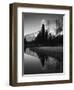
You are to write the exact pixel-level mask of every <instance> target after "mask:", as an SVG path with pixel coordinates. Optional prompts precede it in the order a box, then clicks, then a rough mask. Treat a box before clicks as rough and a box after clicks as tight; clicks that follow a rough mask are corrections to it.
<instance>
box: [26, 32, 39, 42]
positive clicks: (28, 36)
mask: <svg viewBox="0 0 74 90" xmlns="http://www.w3.org/2000/svg"><path fill="white" fill-rule="evenodd" d="M38 34H39V31H38V32H35V33H31V34H27V35H26V36H25V37H26V40H27V41H33V40H34V39H35V38H36V37H37V35H38Z"/></svg>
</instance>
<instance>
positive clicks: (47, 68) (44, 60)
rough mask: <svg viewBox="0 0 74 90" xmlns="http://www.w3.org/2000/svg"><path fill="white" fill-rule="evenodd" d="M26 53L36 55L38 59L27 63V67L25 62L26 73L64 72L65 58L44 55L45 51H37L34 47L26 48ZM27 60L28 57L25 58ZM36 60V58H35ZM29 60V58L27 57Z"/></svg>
mask: <svg viewBox="0 0 74 90" xmlns="http://www.w3.org/2000/svg"><path fill="white" fill-rule="evenodd" d="M25 54H27V55H28V56H30V55H31V56H34V58H35V57H36V61H33V62H32V59H31V64H32V63H33V64H32V65H29V66H28V64H29V62H28V63H27V67H26V65H25V63H24V68H26V70H24V74H35V73H37V74H38V73H62V72H63V60H58V59H57V58H55V57H51V56H48V55H44V54H43V53H40V52H36V51H34V50H33V49H30V48H26V49H25ZM25 60H26V59H25ZM34 60H35V59H34ZM27 61H28V59H27Z"/></svg>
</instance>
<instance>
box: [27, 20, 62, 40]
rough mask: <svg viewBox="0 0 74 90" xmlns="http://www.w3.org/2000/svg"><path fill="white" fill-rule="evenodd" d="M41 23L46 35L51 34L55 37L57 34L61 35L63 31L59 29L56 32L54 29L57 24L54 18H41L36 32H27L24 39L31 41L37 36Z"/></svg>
mask: <svg viewBox="0 0 74 90" xmlns="http://www.w3.org/2000/svg"><path fill="white" fill-rule="evenodd" d="M42 25H44V26H45V31H48V35H50V34H51V35H52V36H55V37H57V36H58V35H63V31H59V32H58V33H56V31H57V30H56V29H57V26H58V25H57V24H56V20H52V21H51V20H45V19H42V20H41V25H40V30H38V31H37V32H34V33H31V34H27V35H25V37H26V40H27V41H33V40H35V38H36V37H37V35H38V34H39V32H40V31H41V27H42Z"/></svg>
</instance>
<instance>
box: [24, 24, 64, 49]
mask: <svg viewBox="0 0 74 90" xmlns="http://www.w3.org/2000/svg"><path fill="white" fill-rule="evenodd" d="M24 45H25V47H27V46H59V45H63V35H62V36H60V35H58V36H57V37H55V36H52V35H51V33H50V34H48V31H47V30H45V25H44V24H43V25H42V28H41V31H40V32H39V34H38V35H37V37H36V38H35V39H34V40H32V41H27V40H26V37H25V38H24Z"/></svg>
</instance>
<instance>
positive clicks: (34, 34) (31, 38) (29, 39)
mask: <svg viewBox="0 0 74 90" xmlns="http://www.w3.org/2000/svg"><path fill="white" fill-rule="evenodd" d="M39 32H40V31H38V32H35V33H31V34H27V35H25V38H26V40H27V41H33V40H35V38H36V37H37V35H38V34H39ZM50 34H51V33H49V35H48V36H49V37H50ZM62 35H63V31H61V32H59V33H58V34H56V35H52V34H51V37H55V38H56V37H58V36H62Z"/></svg>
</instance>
